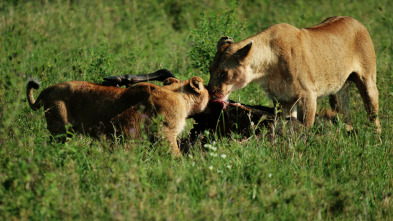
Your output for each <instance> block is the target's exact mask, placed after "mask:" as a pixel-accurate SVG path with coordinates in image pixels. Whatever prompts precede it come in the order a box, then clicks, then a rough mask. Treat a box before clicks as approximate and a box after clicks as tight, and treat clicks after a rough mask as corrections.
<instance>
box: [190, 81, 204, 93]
mask: <svg viewBox="0 0 393 221" xmlns="http://www.w3.org/2000/svg"><path fill="white" fill-rule="evenodd" d="M190 86H191V88H192V89H193V90H194V91H195V92H197V93H198V94H200V93H202V91H203V89H204V87H205V86H204V85H203V79H202V78H200V77H192V78H191V79H190Z"/></svg>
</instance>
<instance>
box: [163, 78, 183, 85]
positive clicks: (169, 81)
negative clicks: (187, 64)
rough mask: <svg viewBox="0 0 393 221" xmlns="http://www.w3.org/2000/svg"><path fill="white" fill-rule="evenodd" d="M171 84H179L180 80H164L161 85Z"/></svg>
mask: <svg viewBox="0 0 393 221" xmlns="http://www.w3.org/2000/svg"><path fill="white" fill-rule="evenodd" d="M173 83H180V80H179V79H177V78H167V79H165V80H164V82H163V85H171V84H173Z"/></svg>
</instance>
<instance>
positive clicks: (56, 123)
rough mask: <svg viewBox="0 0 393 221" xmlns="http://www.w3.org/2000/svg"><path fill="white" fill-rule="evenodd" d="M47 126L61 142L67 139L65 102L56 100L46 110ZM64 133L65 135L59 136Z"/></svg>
mask: <svg viewBox="0 0 393 221" xmlns="http://www.w3.org/2000/svg"><path fill="white" fill-rule="evenodd" d="M45 117H46V122H47V128H48V130H49V132H50V133H51V134H52V136H54V138H55V139H56V140H57V141H59V142H65V141H66V132H67V131H66V124H67V123H68V119H67V109H66V105H65V104H64V102H56V103H54V104H53V105H51V107H50V108H48V109H47V110H45ZM62 134H64V136H59V135H62Z"/></svg>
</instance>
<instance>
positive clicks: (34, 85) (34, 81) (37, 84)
mask: <svg viewBox="0 0 393 221" xmlns="http://www.w3.org/2000/svg"><path fill="white" fill-rule="evenodd" d="M40 85H41V82H40V81H39V80H37V79H36V78H34V77H33V76H31V75H30V76H29V82H28V83H27V87H31V88H34V89H36V90H37V89H38V88H40Z"/></svg>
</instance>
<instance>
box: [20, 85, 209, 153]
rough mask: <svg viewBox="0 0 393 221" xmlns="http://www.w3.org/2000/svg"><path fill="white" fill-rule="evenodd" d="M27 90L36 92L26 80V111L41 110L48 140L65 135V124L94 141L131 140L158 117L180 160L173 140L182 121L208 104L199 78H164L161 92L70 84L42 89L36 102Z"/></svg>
mask: <svg viewBox="0 0 393 221" xmlns="http://www.w3.org/2000/svg"><path fill="white" fill-rule="evenodd" d="M33 88H34V89H38V88H39V84H38V83H37V81H35V80H30V81H29V82H28V83H27V98H28V102H29V105H30V107H31V108H32V109H33V110H38V109H39V108H41V107H42V106H44V108H45V117H46V120H47V128H48V130H49V131H50V133H51V134H52V135H54V136H55V135H59V134H65V133H66V125H67V124H70V125H71V128H70V129H72V130H73V131H75V132H80V133H85V134H89V135H91V136H94V137H97V136H99V135H101V134H107V135H112V134H115V133H116V132H117V131H120V132H123V133H124V134H125V135H128V136H130V137H132V138H134V137H139V136H140V134H141V128H140V125H141V123H143V125H144V128H145V130H148V129H149V128H148V127H149V123H151V119H152V118H153V117H155V116H158V115H160V116H163V124H162V125H163V128H162V129H161V130H162V132H163V135H164V137H165V138H166V139H167V140H168V141H169V144H170V147H171V152H172V153H173V154H174V155H180V150H179V148H178V145H177V142H176V137H177V135H178V134H179V133H180V132H181V131H182V129H183V127H184V125H185V123H186V118H187V117H189V116H191V115H194V114H196V113H199V112H201V111H203V110H204V109H205V107H206V106H207V103H208V101H209V93H208V91H207V89H206V88H205V86H204V84H203V79H202V78H200V77H192V78H191V79H189V80H185V81H179V80H178V79H175V78H168V79H166V80H165V81H164V86H162V87H160V86H157V85H154V84H152V83H140V84H137V85H134V86H131V87H129V88H119V87H109V86H102V85H98V84H94V83H89V82H83V81H70V82H65V83H60V84H56V85H52V86H50V87H48V88H46V89H45V90H43V91H42V92H41V94H40V95H39V96H38V98H37V100H36V101H35V99H34V97H33V90H32V89H33ZM64 139H65V138H63V140H62V141H64Z"/></svg>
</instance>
